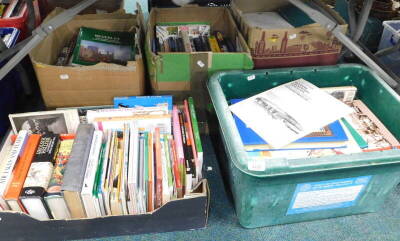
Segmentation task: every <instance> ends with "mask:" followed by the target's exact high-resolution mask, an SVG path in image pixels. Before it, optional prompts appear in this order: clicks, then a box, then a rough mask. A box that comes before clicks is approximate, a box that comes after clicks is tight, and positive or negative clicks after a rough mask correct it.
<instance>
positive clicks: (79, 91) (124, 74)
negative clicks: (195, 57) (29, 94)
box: [30, 9, 145, 108]
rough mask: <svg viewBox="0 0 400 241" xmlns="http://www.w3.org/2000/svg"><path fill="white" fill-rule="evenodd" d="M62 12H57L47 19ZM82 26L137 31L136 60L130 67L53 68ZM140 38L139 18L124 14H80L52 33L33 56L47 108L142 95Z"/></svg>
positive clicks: (81, 104) (108, 102) (100, 103)
mask: <svg viewBox="0 0 400 241" xmlns="http://www.w3.org/2000/svg"><path fill="white" fill-rule="evenodd" d="M61 11H62V10H61V9H55V10H54V11H53V12H52V13H51V14H50V15H49V16H48V18H47V19H49V18H51V17H52V16H55V15H56V14H58V13H59V12H61ZM82 26H85V27H90V28H97V29H102V30H110V31H133V32H135V33H136V34H137V38H136V44H137V46H138V48H137V49H138V50H137V51H136V52H137V54H136V57H135V61H129V62H128V64H127V66H122V65H117V64H107V63H99V64H96V65H93V66H84V67H65V66H55V65H53V64H54V63H55V62H56V59H57V55H58V54H59V52H60V51H61V49H62V48H63V47H64V46H65V45H66V44H67V43H68V41H70V39H71V38H72V36H73V35H74V34H75V33H77V32H78V31H79V28H80V27H82ZM141 35H142V32H141V24H139V21H138V19H137V16H136V15H131V14H126V13H124V12H122V11H119V12H115V13H109V14H88V15H79V16H76V17H75V18H74V19H73V20H71V21H70V22H68V23H67V24H65V25H63V26H61V27H60V28H58V29H57V30H56V31H54V32H53V33H51V34H50V35H49V36H48V37H47V38H46V39H45V40H43V41H42V42H41V43H40V44H39V45H38V46H37V47H36V48H35V49H34V50H33V51H32V52H31V53H30V57H31V60H32V63H33V67H34V69H35V72H36V76H37V79H38V81H39V84H40V89H41V92H42V96H43V99H44V102H45V104H46V106H47V107H48V108H55V107H68V106H92V105H110V104H112V103H113V97H115V96H128V95H143V94H144V90H145V74H144V73H145V71H144V63H143V62H144V60H143V57H142V50H141V38H142V36H141Z"/></svg>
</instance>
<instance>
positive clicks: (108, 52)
mask: <svg viewBox="0 0 400 241" xmlns="http://www.w3.org/2000/svg"><path fill="white" fill-rule="evenodd" d="M135 39H136V37H135V34H134V33H133V32H115V31H114V32H111V31H104V30H100V29H93V28H86V27H81V28H80V29H79V32H78V33H77V34H76V35H75V36H73V37H72V39H71V40H70V41H69V42H67V44H66V45H65V46H64V47H63V48H62V50H61V52H60V53H59V55H58V57H57V61H56V63H55V65H57V66H87V65H95V64H97V63H100V62H103V63H114V64H119V65H126V64H127V62H128V61H134V60H135V54H136V49H135Z"/></svg>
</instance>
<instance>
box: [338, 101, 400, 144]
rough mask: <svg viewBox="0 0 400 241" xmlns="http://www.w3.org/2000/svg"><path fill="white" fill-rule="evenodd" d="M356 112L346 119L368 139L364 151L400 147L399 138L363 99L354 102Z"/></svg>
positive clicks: (353, 106)
mask: <svg viewBox="0 0 400 241" xmlns="http://www.w3.org/2000/svg"><path fill="white" fill-rule="evenodd" d="M351 106H352V108H353V109H354V112H353V113H352V114H350V116H346V117H345V119H346V120H347V122H348V123H350V124H351V125H352V126H353V127H354V129H355V130H356V131H357V132H358V133H359V134H360V135H361V136H362V138H363V139H364V140H365V141H367V143H368V147H367V148H364V149H363V151H379V150H390V149H393V148H399V146H400V143H399V141H398V140H397V138H396V137H395V136H394V135H393V134H392V133H391V132H390V131H389V130H388V129H387V127H386V126H385V125H384V124H383V123H382V122H381V121H380V120H379V118H378V117H377V116H376V115H375V114H374V113H373V112H372V111H371V110H370V109H369V108H368V106H367V105H365V104H364V103H363V102H362V101H361V100H354V101H353V103H352V105H351Z"/></svg>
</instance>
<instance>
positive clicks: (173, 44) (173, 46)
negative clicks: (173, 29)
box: [168, 37, 176, 52]
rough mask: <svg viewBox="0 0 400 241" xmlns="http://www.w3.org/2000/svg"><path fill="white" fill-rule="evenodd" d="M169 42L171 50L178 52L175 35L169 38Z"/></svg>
mask: <svg viewBox="0 0 400 241" xmlns="http://www.w3.org/2000/svg"><path fill="white" fill-rule="evenodd" d="M168 44H169V48H170V51H171V52H176V42H175V40H174V38H173V37H169V38H168Z"/></svg>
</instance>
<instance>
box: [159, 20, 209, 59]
mask: <svg viewBox="0 0 400 241" xmlns="http://www.w3.org/2000/svg"><path fill="white" fill-rule="evenodd" d="M182 32H186V33H187V34H188V37H189V38H197V37H199V36H205V35H207V36H208V35H210V25H209V24H208V23H158V24H157V26H156V37H157V38H158V39H159V41H160V43H161V44H162V43H164V41H166V40H168V39H169V38H170V37H173V38H177V37H180V36H182ZM169 47H171V46H169ZM166 52H167V51H166Z"/></svg>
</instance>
